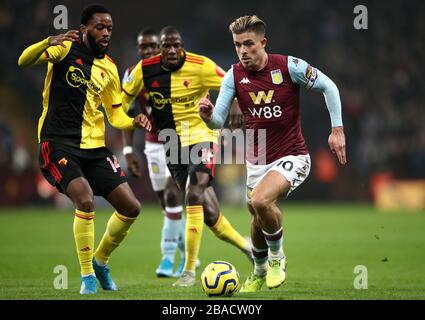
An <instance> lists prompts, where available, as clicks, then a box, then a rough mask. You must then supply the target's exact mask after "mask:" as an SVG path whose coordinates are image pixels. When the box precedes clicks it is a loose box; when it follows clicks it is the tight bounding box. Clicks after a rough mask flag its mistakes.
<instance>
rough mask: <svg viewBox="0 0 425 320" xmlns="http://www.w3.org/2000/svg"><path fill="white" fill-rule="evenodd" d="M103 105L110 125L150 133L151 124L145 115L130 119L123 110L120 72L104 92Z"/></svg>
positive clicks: (102, 96)
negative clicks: (141, 129)
mask: <svg viewBox="0 0 425 320" xmlns="http://www.w3.org/2000/svg"><path fill="white" fill-rule="evenodd" d="M101 98H102V104H103V107H104V109H105V111H106V115H107V117H108V121H109V123H110V124H111V125H112V126H113V127H114V128H116V129H119V130H132V129H134V128H135V127H139V128H145V129H146V130H148V131H150V130H151V129H152V126H151V123H150V121H149V120H148V118H147V117H146V116H145V115H144V114H138V115H137V116H136V117H135V118H130V117H129V116H128V115H127V114H126V113H125V112H124V110H123V108H122V98H121V84H120V79H119V76H118V71H115V76H114V77H113V79H112V80H111V82H110V83H109V84H108V86H107V87H106V88H105V89H104V90H103V91H102V95H101Z"/></svg>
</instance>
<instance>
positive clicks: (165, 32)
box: [159, 26, 181, 39]
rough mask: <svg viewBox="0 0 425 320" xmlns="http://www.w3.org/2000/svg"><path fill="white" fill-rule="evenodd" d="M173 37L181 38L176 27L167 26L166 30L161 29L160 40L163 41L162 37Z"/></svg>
mask: <svg viewBox="0 0 425 320" xmlns="http://www.w3.org/2000/svg"><path fill="white" fill-rule="evenodd" d="M171 35H176V36H179V37H180V38H181V36H180V32H179V30H177V28H176V27H174V26H166V27H164V28H162V29H161V31H160V32H159V39H162V37H166V36H171Z"/></svg>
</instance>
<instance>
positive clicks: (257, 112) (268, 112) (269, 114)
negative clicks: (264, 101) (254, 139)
mask: <svg viewBox="0 0 425 320" xmlns="http://www.w3.org/2000/svg"><path fill="white" fill-rule="evenodd" d="M248 110H249V112H251V114H252V116H253V117H254V118H261V117H264V118H266V119H271V118H280V117H281V116H282V108H281V107H280V106H274V107H269V106H266V107H260V108H257V109H256V108H252V109H251V108H248Z"/></svg>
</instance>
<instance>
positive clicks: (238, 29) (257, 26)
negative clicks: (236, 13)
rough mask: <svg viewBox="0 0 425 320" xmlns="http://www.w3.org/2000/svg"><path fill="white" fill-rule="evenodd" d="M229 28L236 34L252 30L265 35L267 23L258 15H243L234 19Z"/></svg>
mask: <svg viewBox="0 0 425 320" xmlns="http://www.w3.org/2000/svg"><path fill="white" fill-rule="evenodd" d="M229 30H230V32H231V33H234V34H241V33H244V32H250V31H252V32H255V33H256V34H258V35H260V36H264V35H265V34H266V23H265V22H264V21H263V20H261V19H260V18H258V17H257V16H256V15H253V16H243V17H240V18H237V19H236V20H235V21H233V22H232V23H231V24H230V26H229Z"/></svg>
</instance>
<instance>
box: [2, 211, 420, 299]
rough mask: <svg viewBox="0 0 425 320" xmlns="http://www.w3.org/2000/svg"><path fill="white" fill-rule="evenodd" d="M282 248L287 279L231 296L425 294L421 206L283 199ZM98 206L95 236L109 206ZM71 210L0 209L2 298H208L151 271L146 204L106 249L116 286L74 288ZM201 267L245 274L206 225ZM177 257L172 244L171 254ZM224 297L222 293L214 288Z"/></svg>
mask: <svg viewBox="0 0 425 320" xmlns="http://www.w3.org/2000/svg"><path fill="white" fill-rule="evenodd" d="M282 209H283V212H284V216H283V221H284V234H285V238H284V248H285V253H286V255H287V257H288V267H287V280H286V282H285V284H284V285H283V286H281V287H280V288H277V289H273V290H269V289H267V288H266V286H265V285H264V287H263V289H262V291H260V292H257V293H250V294H242V293H236V294H235V295H234V296H233V297H231V298H229V299H234V300H236V299H249V300H260V299H269V300H276V299H279V300H280V299H283V300H293V299H425V232H424V227H425V212H423V211H422V212H415V213H411V212H410V213H406V212H390V213H379V212H377V211H375V209H373V207H370V206H363V205H326V204H307V205H301V204H292V203H291V204H287V205H285V206H284V207H282ZM111 212H112V211H111V210H109V209H99V210H98V211H97V212H96V219H95V226H96V244H97V243H98V241H99V240H100V237H101V236H102V234H103V232H104V230H105V226H106V222H107V220H108V218H109V216H110V214H111ZM223 212H224V213H225V215H226V216H227V218H228V219H229V220H230V221H231V223H232V224H233V226H234V227H236V228H237V229H238V230H239V231H240V232H241V233H242V234H243V235H248V234H249V222H250V217H249V213H248V212H247V211H246V209H245V208H233V207H225V208H223ZM72 222H73V214H72V210H71V211H61V210H58V209H54V208H19V209H17V208H13V209H5V208H2V209H0V299H142V300H148V299H155V300H196V299H210V298H208V297H206V296H205V295H204V293H203V292H202V289H201V287H200V285H199V282H198V284H197V285H196V286H194V287H191V288H174V287H172V283H173V282H174V281H175V279H166V278H161V279H160V278H157V277H156V276H155V269H156V267H157V266H158V263H159V260H160V248H159V239H160V232H161V227H162V214H161V211H160V210H159V208H158V207H157V206H146V207H144V208H143V213H142V215H141V216H140V218H139V219H138V221H137V222H136V223H135V225H134V226H133V228H132V229H131V231H130V234H129V236H128V238H127V239H126V240H125V241H124V243H123V244H122V245H121V246H120V247H119V248H118V249H117V250H116V251H115V252H114V254H113V256H112V258H111V261H110V264H109V265H110V267H111V270H112V276H113V278H114V280H115V282H116V283H117V285H118V286H119V288H120V290H119V291H117V292H105V291H103V290H102V289H101V288H99V289H100V290H99V293H98V294H96V295H90V296H81V295H80V294H79V293H78V291H79V288H80V278H79V268H78V263H77V256H76V253H75V249H74V239H73V234H72ZM199 257H200V260H201V268H200V269H198V272H197V277H198V279H199V276H200V274H201V271H202V268H204V267H205V266H206V265H207V264H208V263H210V262H212V261H215V260H225V261H228V262H231V263H232V264H233V265H234V266H235V267H236V269H237V270H238V271H239V273H240V276H241V281H242V282H243V281H244V280H245V279H246V278H247V276H248V275H249V273H250V272H251V270H252V267H251V265H250V263H249V261H248V259H247V258H246V257H245V256H244V255H243V254H242V253H240V252H239V251H238V250H237V249H236V248H234V247H232V246H230V245H229V244H227V243H224V242H223V241H221V240H218V239H216V238H215V237H214V236H213V234H212V232H211V231H210V230H209V229H208V228H207V227H204V233H203V239H202V246H201V250H200V256H199ZM176 260H177V263H176V265H177V264H178V261H179V254H178V253H177V255H176ZM57 265H63V266H66V267H67V270H68V289H61V290H57V289H55V288H54V285H53V283H54V280H55V277H57V276H58V274H57V273H54V268H55V266H57ZM359 265H361V266H365V267H366V268H367V289H363V290H359V289H355V288H354V282H355V278H356V276H358V275H360V276H361V275H364V274H365V273H364V272H362V273H354V269H355V267H356V266H359ZM218 299H223V298H218Z"/></svg>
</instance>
